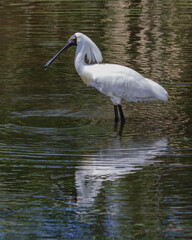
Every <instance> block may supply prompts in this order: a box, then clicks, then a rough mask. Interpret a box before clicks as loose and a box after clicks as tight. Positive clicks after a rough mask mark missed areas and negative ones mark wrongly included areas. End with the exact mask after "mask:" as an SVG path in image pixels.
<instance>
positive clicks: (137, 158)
mask: <svg viewBox="0 0 192 240" xmlns="http://www.w3.org/2000/svg"><path fill="white" fill-rule="evenodd" d="M120 128H123V126H120ZM120 130H121V129H120ZM166 148H167V139H166V138H163V139H158V140H157V139H156V140H147V139H145V138H141V137H140V138H129V139H127V138H125V139H121V137H116V138H114V139H113V140H112V141H111V142H109V143H108V144H107V145H105V146H101V147H100V149H99V151H98V152H96V153H95V152H94V153H93V154H92V155H90V156H86V157H85V159H84V161H83V163H82V165H81V166H78V169H77V171H76V173H75V183H76V190H77V204H78V205H79V206H84V207H85V206H89V205H90V204H92V203H93V202H94V199H95V198H96V197H97V195H98V193H99V191H100V189H101V188H102V186H103V182H104V181H114V180H116V179H119V178H122V177H124V176H125V175H127V174H130V173H134V172H135V171H137V170H139V169H141V168H142V167H143V166H146V165H150V164H152V163H153V162H154V161H155V160H154V159H155V157H156V156H158V155H162V154H163V152H164V151H165V150H166Z"/></svg>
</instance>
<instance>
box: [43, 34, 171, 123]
mask: <svg viewBox="0 0 192 240" xmlns="http://www.w3.org/2000/svg"><path fill="white" fill-rule="evenodd" d="M72 45H75V46H77V48H76V54H75V62H74V64H75V68H76V70H77V72H78V74H79V75H80V77H81V79H82V80H83V81H84V82H85V83H86V84H87V85H88V86H92V87H95V88H96V89H97V90H99V91H100V92H101V93H103V94H105V95H107V96H109V97H110V98H111V101H112V103H113V104H114V113H115V121H116V122H117V121H118V119H119V115H118V109H119V114H120V118H121V123H124V122H125V118H124V114H123V110H122V107H121V99H122V98H124V99H126V100H127V101H132V102H137V101H156V100H162V101H167V100H168V93H167V92H166V90H165V89H164V88H163V87H162V86H160V85H159V84H158V83H156V82H154V81H152V80H150V79H148V78H145V77H143V76H142V75H141V74H139V73H138V72H136V71H135V70H133V69H131V68H128V67H124V66H121V65H117V64H102V63H101V62H102V60H103V57H102V54H101V52H100V50H99V48H98V47H97V46H96V44H95V43H94V42H93V41H92V40H91V39H90V38H89V37H87V36H86V35H84V34H82V33H75V34H74V35H73V36H72V37H71V38H70V39H69V41H68V43H67V44H66V45H65V46H64V47H63V48H62V49H61V50H60V51H59V52H58V53H57V54H56V55H55V56H54V57H53V58H52V59H51V60H50V61H48V62H47V64H46V65H45V68H47V67H48V66H49V65H50V64H51V63H52V62H53V61H54V60H55V58H56V57H57V56H58V55H59V54H61V53H62V52H63V51H64V50H65V49H67V48H69V47H70V46H72ZM85 56H86V57H87V59H88V62H89V64H87V63H86V62H85ZM91 62H93V63H96V64H90V63H91Z"/></svg>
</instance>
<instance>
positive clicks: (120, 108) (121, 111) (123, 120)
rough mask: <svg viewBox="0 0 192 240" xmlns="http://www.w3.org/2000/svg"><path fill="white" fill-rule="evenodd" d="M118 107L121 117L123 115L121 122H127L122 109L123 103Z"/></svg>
mask: <svg viewBox="0 0 192 240" xmlns="http://www.w3.org/2000/svg"><path fill="white" fill-rule="evenodd" d="M118 107H119V113H120V117H121V123H125V118H124V114H123V109H122V107H121V105H118Z"/></svg>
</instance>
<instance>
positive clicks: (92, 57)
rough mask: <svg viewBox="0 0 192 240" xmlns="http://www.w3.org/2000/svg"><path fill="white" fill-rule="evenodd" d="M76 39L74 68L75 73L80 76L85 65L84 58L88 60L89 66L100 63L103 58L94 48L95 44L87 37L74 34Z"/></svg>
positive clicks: (95, 47) (97, 49)
mask: <svg viewBox="0 0 192 240" xmlns="http://www.w3.org/2000/svg"><path fill="white" fill-rule="evenodd" d="M75 36H76V37H77V49H76V54H75V68H76V70H77V72H78V73H79V74H80V75H81V73H82V71H83V66H85V65H86V63H85V56H86V57H87V59H88V62H89V64H90V63H91V62H93V63H95V62H96V63H99V62H102V60H103V57H102V54H101V51H100V50H99V48H98V47H97V46H96V44H95V43H94V42H93V41H92V40H91V39H90V38H89V37H87V36H85V35H84V34H82V33H75Z"/></svg>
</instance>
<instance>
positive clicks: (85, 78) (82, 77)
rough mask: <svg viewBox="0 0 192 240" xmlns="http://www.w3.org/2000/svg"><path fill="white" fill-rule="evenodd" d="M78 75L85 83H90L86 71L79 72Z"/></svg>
mask: <svg viewBox="0 0 192 240" xmlns="http://www.w3.org/2000/svg"><path fill="white" fill-rule="evenodd" d="M79 75H80V77H81V79H82V80H83V82H84V83H85V84H86V85H90V83H91V75H90V74H89V73H88V72H83V73H82V74H79Z"/></svg>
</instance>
